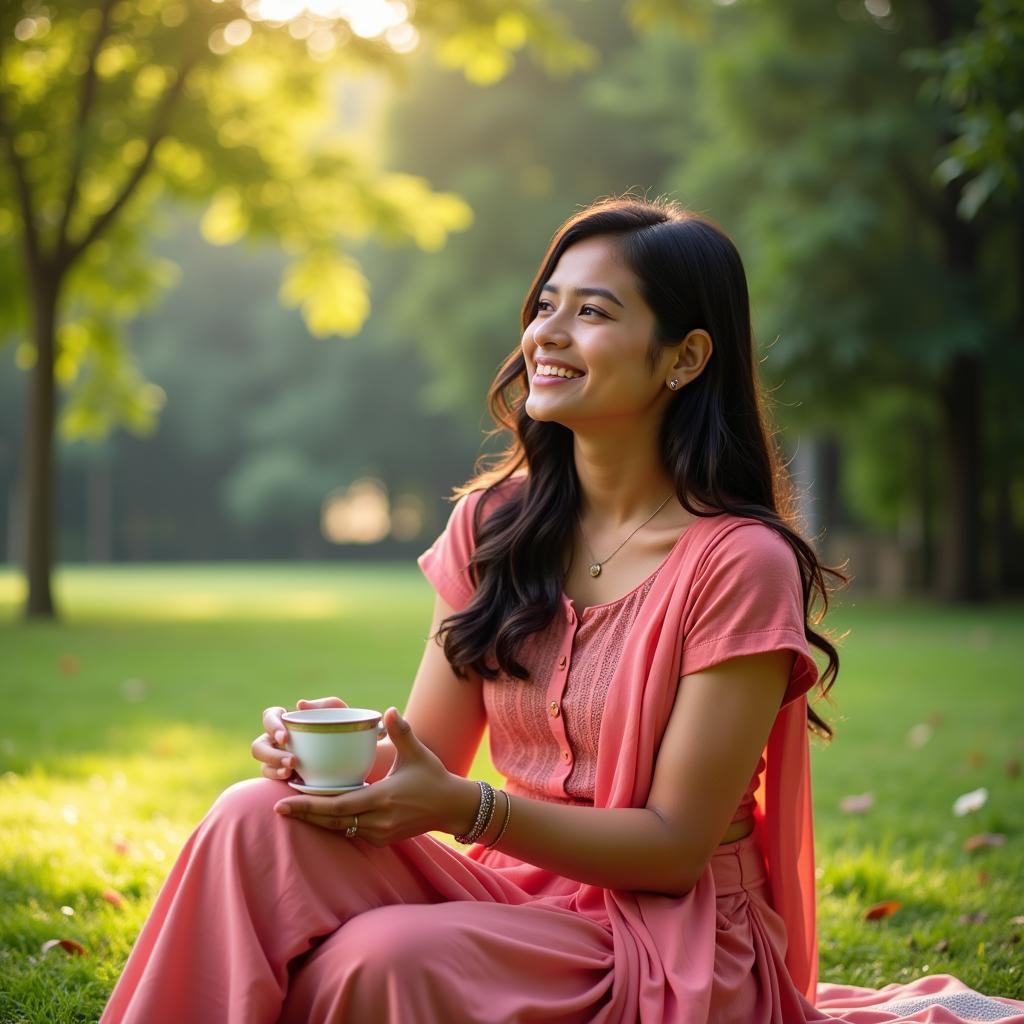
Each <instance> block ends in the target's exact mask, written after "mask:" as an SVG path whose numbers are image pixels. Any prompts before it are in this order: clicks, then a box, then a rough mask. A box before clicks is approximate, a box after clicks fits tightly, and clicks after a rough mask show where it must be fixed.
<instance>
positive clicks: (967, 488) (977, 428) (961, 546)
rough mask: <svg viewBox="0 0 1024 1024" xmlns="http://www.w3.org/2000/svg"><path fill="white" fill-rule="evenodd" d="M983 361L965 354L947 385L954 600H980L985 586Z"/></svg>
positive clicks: (948, 580)
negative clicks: (982, 547)
mask: <svg viewBox="0 0 1024 1024" xmlns="http://www.w3.org/2000/svg"><path fill="white" fill-rule="evenodd" d="M981 370H982V367H981V357H980V356H978V355H975V354H973V353H961V354H960V355H957V356H956V357H954V359H953V361H952V362H951V363H950V365H949V366H948V367H947V368H946V373H945V376H944V379H943V382H942V412H943V435H944V436H943V445H942V455H943V461H944V463H945V473H944V474H943V475H944V477H945V481H944V483H945V491H946V494H945V498H946V500H945V511H946V516H945V520H946V521H945V529H944V534H943V538H942V548H941V550H942V561H941V565H940V566H939V569H940V572H939V586H940V590H941V594H942V596H943V597H944V598H945V599H946V600H949V601H978V600H980V599H981V598H982V597H983V592H982V585H981V557H980V556H981V543H980V540H981V515H980V497H981V478H982V472H981V454H982V453H981V389H982V372H981Z"/></svg>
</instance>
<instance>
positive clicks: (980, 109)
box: [908, 0, 1024, 220]
mask: <svg viewBox="0 0 1024 1024" xmlns="http://www.w3.org/2000/svg"><path fill="white" fill-rule="evenodd" d="M908 62H909V63H910V64H911V66H914V67H917V68H920V69H922V70H924V71H926V72H928V73H929V77H928V78H927V80H926V82H925V86H924V91H925V95H926V96H927V97H930V98H932V99H933V100H934V102H935V103H937V104H940V105H942V106H943V107H944V108H945V109H946V110H948V111H949V112H950V118H949V120H950V127H951V129H952V132H953V139H952V141H951V142H950V143H949V144H948V145H947V146H946V147H945V148H944V151H943V153H942V154H941V155H942V160H941V163H939V165H938V167H937V168H936V177H937V179H938V181H939V182H940V183H941V184H943V185H946V184H949V183H950V182H954V181H960V180H963V182H964V184H963V192H962V194H961V198H960V202H959V204H958V206H957V211H958V212H959V214H960V215H961V216H962V217H964V218H965V219H966V220H973V219H974V218H976V217H977V215H978V213H979V211H980V210H981V208H982V207H983V206H984V205H985V204H986V203H988V202H990V201H992V202H993V203H994V205H995V206H996V207H999V206H1006V205H1007V201H1008V200H1010V201H1011V202H1012V201H1013V200H1014V199H1015V198H1016V197H1017V196H1018V194H1019V192H1020V190H1021V185H1022V181H1024V4H1021V2H1020V0H981V2H980V4H979V9H978V17H977V21H976V23H975V24H974V25H973V26H972V27H971V28H970V29H969V30H968V31H965V32H961V33H959V34H958V35H957V37H956V38H955V39H954V40H952V41H950V42H948V43H946V44H945V45H944V46H942V47H941V48H939V49H937V50H921V51H918V52H912V53H910V54H908Z"/></svg>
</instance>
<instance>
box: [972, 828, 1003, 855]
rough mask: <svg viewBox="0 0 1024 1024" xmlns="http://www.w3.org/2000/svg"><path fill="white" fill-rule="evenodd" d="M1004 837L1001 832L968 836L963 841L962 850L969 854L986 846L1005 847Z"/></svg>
mask: <svg viewBox="0 0 1024 1024" xmlns="http://www.w3.org/2000/svg"><path fill="white" fill-rule="evenodd" d="M1005 845H1006V836H1004V835H1003V833H1002V832H978V833H976V834H975V835H973V836H968V837H967V838H966V839H965V840H964V849H965V850H966V851H967V852H968V853H970V852H971V850H981V849H983V848H984V847H986V846H1005Z"/></svg>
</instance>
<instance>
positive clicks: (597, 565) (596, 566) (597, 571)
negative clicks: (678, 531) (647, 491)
mask: <svg viewBox="0 0 1024 1024" xmlns="http://www.w3.org/2000/svg"><path fill="white" fill-rule="evenodd" d="M672 494H675V491H673V492H672ZM672 494H670V495H669V496H668V498H666V499H665V500H664V501H663V502H662V503H661V504H660V505H659V506H658V507H657V508H656V509H655V510H654V511H653V512H652V513H651V514H650V515H649V516H648V517H647V518H646V519H645V520H644V521H643V522H642V523H641V524H640V525H639V526H638V527H637V528H636V529H635V530H634V531H633V532H632V533H631V534H630V535H629V536H628V537H627V538H626V539H625V540H624V541H623V542H622V543H621V544H620V545H619V546H618V547H617V548H616V549H615V550H614V551H613V552H612V553H611V554H610V555H609V556H608V557H607V558H602V559H601V561H598V560H597V559H596V558H594V551H593V549H592V548H591V546H590V545H589V544H588V543H587V538H586V537H584V536H583V528H582V527H580V536H581V537H583V543H584V545H585V546H586V549H587V551H589V552H590V557H591V558H593V559H594V560H593V562H591V563H590V575H591V576H594V577H597V576H600V575H601V569H602V568H603V567H604V564H605V563H606V562H610V561H611V560H612V558H614V557H615V555H617V554H618V553H619V552H620V551H621V550H622V549H623V548H624V547H625V546H626V544H628V543H629V541H631V540H632V539H633V537H634V536H636V534H638V533H639V532H640V531H641V530H642V529H643V528H644V527H645V526H646V525H647V524H648V523H649V522H650V521H651V520H652V519H653V518H654V517H655V516H656V515H657V514H658V513H659V512H660V511H661V510H662V509H663V508H664V507H665V506H666V505H667V504H668V502H669V498H671V497H672Z"/></svg>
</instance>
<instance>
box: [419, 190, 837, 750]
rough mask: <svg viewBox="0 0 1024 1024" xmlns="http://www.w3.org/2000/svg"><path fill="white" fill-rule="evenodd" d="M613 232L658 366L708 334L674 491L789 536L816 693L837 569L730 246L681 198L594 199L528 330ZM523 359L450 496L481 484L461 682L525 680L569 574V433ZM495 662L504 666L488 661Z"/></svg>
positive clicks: (686, 403) (676, 447) (559, 237)
mask: <svg viewBox="0 0 1024 1024" xmlns="http://www.w3.org/2000/svg"><path fill="white" fill-rule="evenodd" d="M595 237H607V238H609V239H611V240H612V241H614V242H615V243H616V245H617V246H618V248H619V250H620V253H621V255H622V257H623V258H624V260H625V262H626V265H627V266H628V267H629V268H630V269H631V270H632V272H633V273H634V275H635V276H636V279H637V282H638V287H639V290H640V293H641V295H642V296H643V298H644V300H645V301H646V302H647V304H648V306H649V307H650V309H651V310H652V312H653V314H654V318H655V330H654V333H653V336H652V338H651V342H650V348H649V350H648V364H649V367H650V368H651V370H652V371H653V369H654V367H655V365H656V363H657V357H658V351H659V347H660V346H663V345H669V344H673V343H677V342H678V341H679V340H680V339H682V338H683V337H685V336H686V335H687V334H688V333H689V332H690V331H692V330H696V329H702V330H705V331H707V332H708V334H709V335H710V336H711V338H712V342H713V345H714V350H713V353H712V355H711V358H710V359H709V360H708V363H707V365H706V366H705V368H704V370H703V372H702V373H701V374H700V375H699V376H698V377H696V379H694V380H692V381H691V382H689V383H688V384H687V385H686V386H685V387H684V388H683V389H682V390H681V391H680V392H679V394H678V395H676V396H675V397H674V399H673V401H671V402H670V403H669V406H668V410H667V412H666V414H665V417H664V420H663V421H662V424H661V430H660V438H659V440H660V450H661V453H662V459H663V462H664V466H665V469H666V471H667V472H668V474H669V476H670V477H671V478H672V479H673V480H674V481H675V485H676V494H677V496H678V498H679V501H680V503H681V504H682V505H683V507H684V508H685V509H686V510H687V511H688V512H690V513H691V514H692V515H697V516H708V515H716V514H718V513H719V512H729V513H732V514H734V515H738V516H745V517H747V518H750V519H756V520H758V521H759V522H762V523H764V524H765V525H766V526H769V527H771V528H772V529H773V530H775V531H777V532H778V533H779V534H781V535H782V536H783V537H784V538H785V539H786V541H787V542H788V543H789V545H790V546H791V547H792V549H793V551H794V552H795V553H796V557H797V561H798V563H799V566H800V575H801V579H802V584H803V600H804V632H805V635H806V637H807V640H808V642H809V643H810V644H812V645H813V646H814V647H816V648H818V649H819V650H820V651H822V652H824V654H825V655H826V657H827V659H828V664H827V666H826V667H825V669H824V671H823V672H822V674H821V677H820V679H819V683H818V685H819V687H820V688H821V692H822V695H825V694H827V693H828V691H829V690H830V689H831V687H832V684H833V682H834V681H835V678H836V675H837V674H838V671H839V654H838V652H837V651H836V648H835V647H834V646H833V644H832V643H831V642H830V640H829V637H828V635H827V634H826V633H825V632H824V631H822V632H818V631H816V630H815V629H814V628H813V626H815V625H818V624H819V623H820V621H821V619H822V617H823V616H824V613H825V611H826V610H827V608H828V587H827V586H826V581H825V576H826V575H831V576H833V577H834V578H836V579H837V580H839V581H841V582H845V579H846V577H845V576H844V575H843V573H842V572H841V571H840V570H838V569H834V568H830V567H827V566H824V565H822V563H821V562H819V560H818V557H817V555H816V554H815V552H814V550H813V548H812V547H811V546H810V545H809V544H808V543H807V542H806V541H805V540H804V539H803V538H802V537H801V536H800V533H799V529H798V525H797V518H796V508H795V501H794V494H793V489H792V486H791V483H790V481H789V477H788V474H787V473H786V472H785V470H784V468H783V467H782V465H781V462H780V459H779V456H778V454H777V452H776V450H775V445H774V442H773V440H772V435H771V433H770V431H769V429H768V425H767V418H766V414H765V409H764V402H763V399H762V396H761V389H760V385H759V382H758V377H757V368H756V364H755V360H754V343H753V335H752V331H751V325H750V301H749V297H748V294H747V282H746V275H745V273H744V270H743V263H742V261H741V259H740V255H739V253H738V252H737V251H736V247H735V246H734V245H733V243H732V241H731V240H730V239H729V238H728V236H727V235H726V234H725V233H724V232H723V231H722V230H721V229H720V228H719V227H718V226H717V225H715V224H714V223H713V222H711V221H710V220H708V219H706V218H704V217H702V216H699V215H697V214H695V213H693V212H691V211H689V210H686V209H684V208H683V207H681V206H680V205H679V204H677V203H675V202H670V201H665V200H656V201H654V202H650V201H647V200H641V199H637V198H634V197H632V196H629V195H626V196H621V197H613V198H609V199H603V200H599V201H598V202H596V203H594V204H592V205H591V206H589V207H587V208H585V209H583V210H581V211H579V212H578V213H576V214H574V215H573V216H571V217H570V218H569V219H568V220H566V221H565V223H564V224H562V226H561V227H560V228H559V229H558V230H557V231H556V232H555V235H554V237H553V238H552V241H551V244H550V246H549V247H548V251H547V254H546V255H545V257H544V260H543V262H542V263H541V266H540V269H539V270H538V271H537V275H536V277H535V278H534V280H533V284H532V285H531V287H530V291H529V293H528V294H527V296H526V299H525V301H524V303H523V308H522V315H521V319H522V328H523V330H524V331H525V330H526V328H527V326H528V325H529V324H530V323H532V322H533V320H534V319H535V317H536V315H537V305H538V301H539V298H540V292H541V287H542V286H543V285H544V284H545V283H546V281H547V280H548V278H549V277H550V276H551V274H552V273H553V271H554V269H555V266H556V264H557V263H558V261H559V259H560V258H561V256H562V254H563V253H564V252H565V251H566V250H567V249H568V248H569V247H570V246H572V245H575V244H576V243H577V242H581V241H583V240H584V239H588V238H595ZM528 393H529V383H528V381H527V377H526V359H525V357H524V355H523V352H522V349H521V348H519V347H517V348H516V350H515V351H514V352H512V353H511V354H510V355H509V356H508V358H507V359H506V360H505V361H504V363H503V364H502V365H501V367H500V368H499V370H498V373H497V375H496V376H495V378H494V381H493V382H492V384H491V387H490V390H489V392H488V407H489V409H490V412H491V415H492V416H493V418H494V421H495V424H496V426H495V428H494V429H493V430H492V431H491V432H490V434H489V435H488V436H495V435H508V436H509V443H508V446H507V448H505V450H504V451H503V452H501V453H500V454H499V455H498V456H497V457H496V459H497V461H496V462H495V464H493V465H491V466H489V467H486V466H485V463H486V461H487V460H486V459H485V457H483V456H482V457H481V458H480V459H479V460H478V462H477V466H476V474H475V475H474V477H473V478H472V479H471V480H469V481H468V482H467V483H466V484H464V485H463V486H462V487H460V488H457V489H456V497H459V496H461V495H464V494H467V493H469V492H471V491H475V490H478V489H480V488H484V489H486V491H487V492H488V493H485V494H484V495H483V498H482V500H481V502H480V504H479V505H478V506H477V516H476V521H475V522H474V536H475V540H476V546H475V551H474V555H473V558H472V561H471V564H470V573H471V575H472V577H473V580H474V582H475V584H476V593H475V595H474V597H473V599H472V601H471V602H470V604H469V605H468V606H467V607H466V608H465V609H463V610H462V611H461V612H458V613H456V614H453V615H451V616H449V617H448V618H446V619H445V620H444V622H442V623H441V627H440V629H439V630H438V634H437V637H436V639H437V641H438V642H439V643H443V645H444V652H445V656H446V657H447V659H448V661H449V663H450V664H451V665H452V668H453V669H454V670H455V672H456V673H457V674H458V675H459V676H460V677H462V678H465V677H466V676H467V674H468V672H467V670H468V669H472V670H474V671H476V672H477V673H479V674H480V675H481V676H482V677H483V678H485V679H494V678H496V677H497V676H498V674H499V672H501V671H503V672H505V673H507V674H508V675H510V676H515V677H518V678H520V679H524V680H528V679H529V671H528V669H527V668H526V667H525V666H524V665H522V664H521V663H520V662H519V660H518V657H517V652H518V650H519V647H520V645H521V643H522V642H523V641H524V640H525V639H526V638H527V637H528V636H529V635H530V634H532V633H535V632H537V631H539V630H542V629H543V628H544V627H546V626H547V625H548V624H549V623H550V622H551V620H552V618H553V617H554V615H555V614H556V612H557V611H558V608H559V605H560V601H561V592H562V586H563V583H564V578H565V569H564V567H563V566H564V558H563V553H564V552H565V551H566V550H567V549H568V548H569V547H571V545H572V541H573V536H574V532H575V528H576V524H577V518H578V509H579V503H580V484H579V478H578V476H577V473H576V468H575V462H574V459H573V435H572V431H571V430H569V429H568V428H567V427H565V426H563V425H562V424H559V423H554V422H546V421H539V420H534V419H531V418H530V416H529V415H528V414H527V412H526V406H525V403H526V398H527V396H528ZM517 470H518V471H520V475H523V471H525V476H526V479H525V482H524V483H523V485H522V486H521V487H518V488H515V489H514V491H513V493H512V496H511V497H510V498H509V499H508V500H506V501H504V502H503V503H501V504H500V505H499V506H498V507H497V508H495V510H494V511H493V514H491V515H490V516H489V517H488V518H487V519H486V521H485V522H481V515H480V513H481V510H482V508H483V505H484V504H485V502H487V500H488V498H489V492H490V491H491V490H492V489H493V488H494V487H496V486H497V485H498V484H500V483H501V482H502V481H504V480H507V479H508V478H509V477H511V476H512V475H513V474H515V473H516V471H517ZM492 660H493V661H495V662H496V663H497V664H496V665H495V664H492ZM808 717H809V726H810V728H811V729H812V730H813V731H815V732H817V733H818V734H819V735H821V736H822V737H824V738H829V739H831V737H832V729H831V727H830V726H829V725H828V723H826V722H825V721H823V720H822V719H821V718H820V717H819V716H818V715H817V714H816V713H815V712H814V711H813V710H811V709H810V708H809V709H808Z"/></svg>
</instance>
